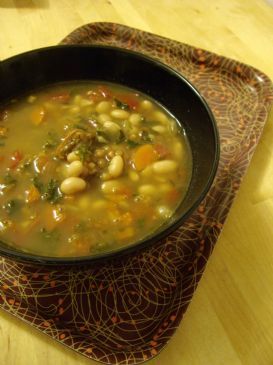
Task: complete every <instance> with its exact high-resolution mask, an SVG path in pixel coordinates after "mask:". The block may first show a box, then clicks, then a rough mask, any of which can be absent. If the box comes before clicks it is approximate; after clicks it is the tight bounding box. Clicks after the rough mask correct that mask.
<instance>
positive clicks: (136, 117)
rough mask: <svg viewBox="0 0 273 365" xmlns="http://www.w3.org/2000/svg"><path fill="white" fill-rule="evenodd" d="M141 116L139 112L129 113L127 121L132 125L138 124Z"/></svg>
mask: <svg viewBox="0 0 273 365" xmlns="http://www.w3.org/2000/svg"><path fill="white" fill-rule="evenodd" d="M141 120H142V117H141V115H140V114H139V113H133V114H131V115H130V117H129V122H130V123H131V124H132V125H133V126H138V125H139V123H140V122H141Z"/></svg>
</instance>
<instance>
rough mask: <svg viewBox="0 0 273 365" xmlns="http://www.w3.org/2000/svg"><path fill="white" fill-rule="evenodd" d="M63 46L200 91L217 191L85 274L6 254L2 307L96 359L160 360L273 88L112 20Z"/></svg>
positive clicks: (243, 69)
mask: <svg viewBox="0 0 273 365" xmlns="http://www.w3.org/2000/svg"><path fill="white" fill-rule="evenodd" d="M62 43H63V44H90V43H92V44H108V45H109V44H110V45H115V46H119V47H123V48H128V49H132V50H136V51H139V52H143V53H145V54H147V55H149V56H152V57H154V58H157V59H159V60H161V61H163V62H165V63H166V64H168V65H169V66H171V67H173V68H175V69H176V70H178V71H179V72H180V73H182V74H183V75H184V76H185V77H186V78H188V79H189V80H190V81H191V82H192V83H193V84H194V85H195V86H196V87H197V88H198V89H199V91H200V92H201V94H202V95H203V96H204V97H205V98H206V100H207V101H208V104H209V105H210V107H211V109H212V111H213V113H214V115H215V117H216V121H217V124H218V128H219V131H220V139H221V159H220V164H219V169H218V173H217V176H216V179H215V182H214V184H213V186H212V188H211V190H210V192H209V194H208V195H207V197H206V199H205V200H204V201H203V202H202V204H201V205H200V206H199V208H198V209H197V210H196V212H195V213H194V214H193V215H192V217H191V218H190V219H188V220H187V221H186V223H185V224H184V225H183V226H181V227H180V229H178V230H177V231H176V232H175V233H174V234H172V235H171V236H170V237H169V238H168V239H166V240H164V241H162V242H160V244H159V245H158V246H157V247H153V248H150V249H146V250H144V251H142V252H140V253H137V254H131V255H130V256H128V257H125V258H123V260H112V261H111V262H109V263H108V264H107V265H105V266H101V265H100V266H90V267H88V266H86V267H82V268H81V270H79V269H76V268H69V267H66V268H60V267H55V268H54V267H53V268H52V269H50V270H49V269H48V268H45V267H37V266H31V265H24V264H19V263H15V262H13V261H10V260H7V259H1V260H0V307H1V308H2V309H4V310H5V311H7V312H9V313H11V314H13V315H14V316H16V317H18V318H20V319H21V320H23V321H25V322H27V323H29V324H30V325H32V326H33V327H35V328H37V329H38V330H40V331H42V332H43V333H45V334H47V335H48V336H51V337H52V338H53V339H55V340H57V341H59V342H61V343H63V344H64V345H66V346H68V347H70V348H71V349H73V350H75V351H77V352H78V353H81V354H83V355H85V356H87V357H89V358H91V359H94V360H97V361H100V362H102V363H105V364H139V363H141V362H143V361H145V360H148V359H151V358H152V357H154V356H156V355H157V354H158V353H159V352H160V351H161V350H162V349H163V348H164V346H165V345H166V344H167V342H168V341H169V340H170V338H171V336H172V335H173V333H174V331H175V329H176V328H177V327H178V326H179V324H180V321H181V319H182V317H183V314H184V313H185V311H186V308H187V306H188V304H189V302H190V300H191V298H192V295H193V293H194V291H195V289H196V286H197V283H198V281H199V280H200V278H201V275H202V273H203V271H204V268H205V265H206V262H207V260H208V258H209V256H210V255H211V253H212V250H213V247H214V245H215V243H216V240H217V238H218V236H219V234H220V232H221V229H222V227H223V224H224V222H225V219H226V217H227V214H228V212H229V209H230V207H231V204H232V201H233V199H234V197H235V195H236V192H237V190H238V188H239V186H240V183H241V180H242V177H243V175H244V173H245V171H246V169H247V167H248V165H249V162H250V159H251V157H252V155H253V152H254V150H255V148H256V145H257V143H258V140H259V138H260V136H261V133H262V129H263V127H264V124H265V121H266V119H267V115H268V111H269V109H270V106H271V103H272V100H273V90H272V84H271V81H270V80H269V79H268V77H267V76H266V75H264V74H263V73H262V72H260V71H259V70H256V69H254V68H252V67H250V66H247V65H244V64H242V63H239V62H236V61H233V60H231V59H228V58H224V57H221V56H219V55H216V54H213V53H210V52H208V51H205V50H202V49H197V48H194V47H191V46H189V45H186V44H182V43H179V42H176V41H173V40H170V39H167V38H163V37H159V36H156V35H154V34H150V33H147V32H143V31H140V30H136V29H132V28H129V27H126V26H123V25H118V24H113V23H93V24H88V25H85V26H83V27H81V28H79V29H77V30H75V31H74V32H72V33H71V34H70V35H69V36H68V37H66V38H65V39H64V40H63V41H62Z"/></svg>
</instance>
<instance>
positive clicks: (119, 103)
mask: <svg viewBox="0 0 273 365" xmlns="http://www.w3.org/2000/svg"><path fill="white" fill-rule="evenodd" d="M114 100H115V102H116V105H117V107H118V108H119V109H123V110H130V107H129V105H128V104H126V103H123V102H122V101H120V100H118V99H114Z"/></svg>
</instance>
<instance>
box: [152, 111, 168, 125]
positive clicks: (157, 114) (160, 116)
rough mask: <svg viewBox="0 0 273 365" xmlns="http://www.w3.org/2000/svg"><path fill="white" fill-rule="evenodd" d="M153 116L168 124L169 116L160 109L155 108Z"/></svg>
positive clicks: (156, 119)
mask: <svg viewBox="0 0 273 365" xmlns="http://www.w3.org/2000/svg"><path fill="white" fill-rule="evenodd" d="M152 118H153V119H154V120H155V121H157V122H160V123H162V124H166V123H167V122H168V117H167V115H166V114H164V113H163V112H161V111H159V110H155V111H154V112H153V115H152Z"/></svg>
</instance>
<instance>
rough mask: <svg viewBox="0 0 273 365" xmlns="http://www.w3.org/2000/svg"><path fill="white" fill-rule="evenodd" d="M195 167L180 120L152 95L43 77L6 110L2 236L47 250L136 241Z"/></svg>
mask: <svg viewBox="0 0 273 365" xmlns="http://www.w3.org/2000/svg"><path fill="white" fill-rule="evenodd" d="M191 170H192V157H191V151H190V148H189V144H188V141H187V138H186V135H185V132H184V130H183V128H182V127H181V126H180V125H179V123H178V122H177V120H176V119H175V118H174V117H173V116H172V115H171V114H170V113H168V112H167V111H166V110H165V109H164V108H163V107H162V106H161V105H160V104H158V103H157V102H156V101H154V100H152V99H151V98H149V97H147V96H146V95H143V94H141V93H139V92H136V91H135V90H131V89H128V88H125V87H123V86H120V85H114V84H105V83H103V84H98V83H95V82H82V83H79V82H77V83H76V82H71V83H65V84H59V85H53V86H50V87H47V88H45V89H43V90H39V91H37V92H35V93H33V94H31V95H28V96H24V97H21V98H20V99H18V100H12V101H11V102H9V103H7V104H5V105H3V106H2V108H1V110H0V237H1V239H2V241H5V242H6V243H7V244H8V245H10V246H13V247H16V248H17V249H20V250H22V251H25V252H31V253H34V254H38V255H41V256H50V257H69V256H70V257H76V256H90V255H96V254H98V253H102V252H107V251H112V250H115V249H118V248H120V247H124V246H127V245H131V244H133V243H135V242H136V241H138V240H141V239H143V238H145V237H147V236H149V235H151V234H152V233H153V232H155V231H156V230H157V229H159V227H161V226H162V225H163V224H164V223H165V222H166V221H167V220H169V219H170V217H171V216H172V215H173V213H174V211H175V209H176V208H177V206H178V205H179V204H180V203H181V201H182V199H183V197H184V196H185V194H186V192H187V189H188V186H189V182H190V178H191Z"/></svg>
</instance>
